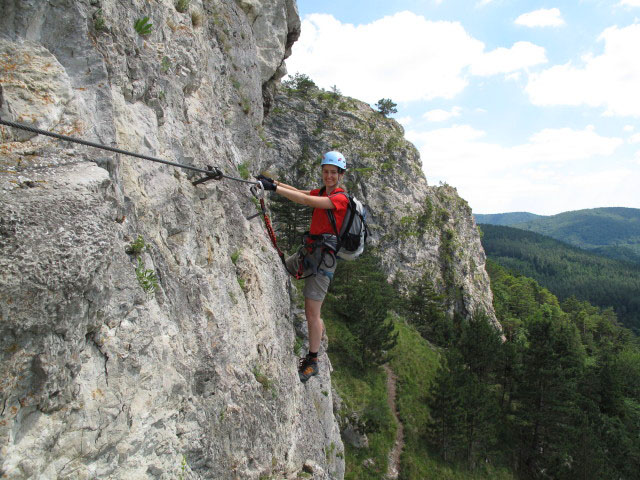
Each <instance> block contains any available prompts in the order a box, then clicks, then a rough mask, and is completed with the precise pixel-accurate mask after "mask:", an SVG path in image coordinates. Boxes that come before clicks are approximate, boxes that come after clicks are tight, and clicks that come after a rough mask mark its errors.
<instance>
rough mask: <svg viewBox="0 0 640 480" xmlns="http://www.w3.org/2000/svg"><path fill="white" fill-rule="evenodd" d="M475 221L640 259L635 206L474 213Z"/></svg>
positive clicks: (639, 223)
mask: <svg viewBox="0 0 640 480" xmlns="http://www.w3.org/2000/svg"><path fill="white" fill-rule="evenodd" d="M526 216H531V217H532V218H529V219H526ZM519 218H523V219H522V220H520V219H519ZM476 222H477V223H487V224H492V225H507V226H510V227H514V228H519V229H522V230H529V231H532V232H536V233H540V234H542V235H546V236H549V237H551V238H555V239H556V240H561V241H563V242H565V243H568V244H570V245H574V246H576V247H579V248H582V249H584V250H589V251H591V252H594V253H598V254H600V255H604V256H606V257H609V258H614V259H618V260H625V261H629V262H634V263H640V209H637V208H622V207H611V208H593V209H587V210H575V211H572V212H564V213H559V214H557V215H551V216H542V215H534V214H531V213H526V212H516V213H501V214H494V215H476Z"/></svg>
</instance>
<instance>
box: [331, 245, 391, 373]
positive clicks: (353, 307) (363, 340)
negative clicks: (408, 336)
mask: <svg viewBox="0 0 640 480" xmlns="http://www.w3.org/2000/svg"><path fill="white" fill-rule="evenodd" d="M331 292H332V294H333V299H332V300H331V304H332V306H333V309H334V310H335V311H336V313H337V314H338V315H339V316H340V317H341V318H342V319H343V320H344V321H345V322H346V324H347V327H348V329H349V330H350V331H351V333H352V334H353V335H354V336H355V337H356V338H357V340H358V342H359V346H360V352H358V356H357V358H358V360H359V361H360V362H361V364H363V365H381V364H383V363H385V362H386V361H387V356H388V352H389V351H390V350H391V349H392V348H393V347H394V346H395V345H396V343H397V337H398V334H397V333H394V326H393V323H392V322H391V321H390V320H389V318H388V314H389V312H390V311H391V310H392V309H393V307H394V305H395V303H396V300H395V299H396V292H395V291H394V289H393V288H392V287H391V285H389V283H388V282H387V279H386V275H385V274H384V273H383V271H382V268H381V266H380V261H379V260H378V259H377V258H375V257H374V256H373V255H371V254H365V255H363V256H361V257H360V258H358V260H357V261H354V262H341V263H340V265H339V267H338V270H337V272H336V276H335V280H334V282H333V284H332V287H331ZM354 353H355V352H354Z"/></svg>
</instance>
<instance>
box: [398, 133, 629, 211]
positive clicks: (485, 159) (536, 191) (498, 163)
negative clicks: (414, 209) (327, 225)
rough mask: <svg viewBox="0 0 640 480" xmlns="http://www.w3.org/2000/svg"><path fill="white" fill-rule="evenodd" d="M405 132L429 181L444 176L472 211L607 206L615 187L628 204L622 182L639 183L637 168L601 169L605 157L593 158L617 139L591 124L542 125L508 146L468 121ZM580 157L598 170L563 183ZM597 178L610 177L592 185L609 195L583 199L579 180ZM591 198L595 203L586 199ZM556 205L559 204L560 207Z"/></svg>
mask: <svg viewBox="0 0 640 480" xmlns="http://www.w3.org/2000/svg"><path fill="white" fill-rule="evenodd" d="M406 136H407V138H408V139H409V140H410V141H412V142H414V143H415V144H416V146H417V147H418V149H419V150H420V152H421V157H422V161H423V165H424V171H425V174H426V176H427V179H428V180H429V182H430V183H432V184H433V183H437V182H438V181H446V182H447V183H449V184H451V185H454V186H456V187H457V188H458V191H459V192H460V194H461V196H462V197H463V198H465V199H466V200H467V201H469V203H470V205H471V207H472V208H473V209H474V211H477V212H480V213H494V212H505V211H518V210H528V211H531V209H532V207H531V205H537V206H538V209H537V210H534V213H541V214H550V213H558V212H559V211H561V210H563V209H578V208H590V207H596V206H608V205H610V203H611V199H612V198H617V199H619V198H620V195H618V194H617V190H619V192H622V193H624V195H626V197H625V198H626V199H627V200H628V202H630V203H629V204H633V203H637V201H636V200H633V198H634V197H633V195H634V193H632V189H631V188H627V187H626V186H624V185H623V184H624V183H625V182H629V181H633V180H634V179H635V180H637V181H638V182H640V171H639V172H635V173H634V172H626V175H627V177H616V176H615V175H609V173H607V172H608V169H609V167H608V165H607V162H598V159H600V158H607V157H608V156H610V155H612V154H613V153H614V152H615V151H616V150H617V148H618V147H619V146H621V145H622V144H623V143H624V142H623V140H622V139H620V138H616V137H605V136H602V135H599V134H598V133H596V131H595V129H594V128H593V127H586V128H584V129H582V130H574V129H570V128H562V129H544V130H541V131H539V132H537V133H535V134H534V135H532V136H531V137H530V138H529V139H528V141H527V142H525V143H523V144H520V145H515V146H512V147H505V146H502V145H499V144H496V143H492V142H490V141H487V140H486V134H485V132H483V131H481V130H478V129H475V128H473V127H471V126H469V125H454V126H452V127H449V128H439V129H434V130H430V131H424V132H418V131H415V130H412V131H407V134H406ZM586 162H592V163H593V162H595V164H596V165H599V166H598V168H597V172H598V173H597V174H594V175H593V176H588V175H582V174H581V173H578V174H577V175H578V176H580V175H582V176H581V177H580V178H583V181H582V183H581V182H578V181H574V180H572V184H571V186H570V187H568V186H567V185H566V184H567V178H568V177H570V178H573V177H574V176H575V175H570V174H567V173H566V171H567V169H575V170H577V171H578V172H581V171H583V170H584V168H583V165H584V164H585V163H586ZM603 172H604V173H603ZM618 173H620V172H619V171H618ZM599 176H600V177H599ZM597 178H603V179H604V178H606V179H608V180H607V181H608V182H610V184H607V185H606V186H604V187H603V186H600V189H599V190H598V191H599V192H603V191H605V193H606V194H608V195H609V197H606V195H605V194H604V193H602V194H601V193H599V194H598V197H594V198H590V197H589V198H587V195H592V193H587V192H590V191H587V190H583V188H584V185H585V184H588V185H589V186H590V188H594V189H595V188H596V185H595V184H594V182H596V180H597ZM570 183H571V182H570ZM633 189H635V186H634V187H633ZM635 195H636V196H637V194H635ZM596 199H597V200H598V202H600V205H597V204H595V203H589V202H593V201H595V200H596ZM558 205H562V208H561V210H558Z"/></svg>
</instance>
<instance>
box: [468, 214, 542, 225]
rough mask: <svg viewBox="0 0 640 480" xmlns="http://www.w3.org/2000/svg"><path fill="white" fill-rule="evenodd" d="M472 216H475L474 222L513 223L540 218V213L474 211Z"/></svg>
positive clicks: (491, 223)
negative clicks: (483, 212) (484, 212)
mask: <svg viewBox="0 0 640 480" xmlns="http://www.w3.org/2000/svg"><path fill="white" fill-rule="evenodd" d="M473 216H474V217H475V218H476V223H488V224H490V225H513V224H514V223H524V222H529V221H531V220H534V219H537V218H542V215H536V214H535V213H529V212H509V213H487V214H482V213H476V214H474V215H473Z"/></svg>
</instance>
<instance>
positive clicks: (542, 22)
mask: <svg viewBox="0 0 640 480" xmlns="http://www.w3.org/2000/svg"><path fill="white" fill-rule="evenodd" d="M515 23H516V25H522V26H525V27H561V26H563V25H565V22H564V19H563V18H562V14H561V13H560V10H558V9H557V8H541V9H540V10H535V11H533V12H529V13H523V14H522V15H520V16H519V17H518V18H516V20H515Z"/></svg>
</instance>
